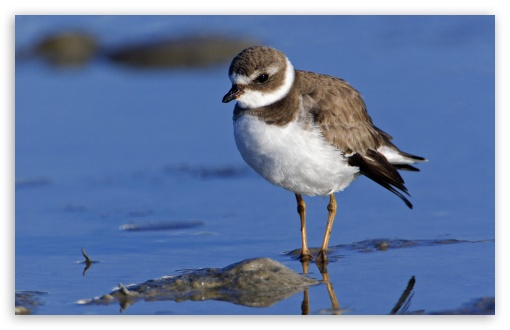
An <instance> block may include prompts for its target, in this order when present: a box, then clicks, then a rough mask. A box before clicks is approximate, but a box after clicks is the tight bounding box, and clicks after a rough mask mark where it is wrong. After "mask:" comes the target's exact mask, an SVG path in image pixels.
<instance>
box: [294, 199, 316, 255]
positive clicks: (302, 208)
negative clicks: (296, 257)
mask: <svg viewBox="0 0 510 330" xmlns="http://www.w3.org/2000/svg"><path fill="white" fill-rule="evenodd" d="M296 201H297V204H298V206H297V211H298V213H299V217H300V218H301V256H300V260H301V261H310V260H312V258H313V257H312V255H311V254H310V251H309V250H308V244H307V242H306V241H307V238H306V204H305V201H304V200H303V197H301V195H300V194H296Z"/></svg>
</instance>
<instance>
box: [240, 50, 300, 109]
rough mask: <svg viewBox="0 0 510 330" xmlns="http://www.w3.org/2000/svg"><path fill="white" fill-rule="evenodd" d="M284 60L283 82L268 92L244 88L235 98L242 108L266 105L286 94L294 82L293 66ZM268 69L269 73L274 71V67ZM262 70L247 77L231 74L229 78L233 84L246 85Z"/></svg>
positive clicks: (287, 60)
mask: <svg viewBox="0 0 510 330" xmlns="http://www.w3.org/2000/svg"><path fill="white" fill-rule="evenodd" d="M285 60H286V63H287V65H286V69H285V78H284V80H283V84H282V85H281V86H280V87H279V88H278V89H276V90H274V91H271V92H269V93H264V92H260V91H256V90H252V89H249V88H246V89H245V90H244V92H243V94H242V95H241V96H240V97H239V98H238V99H237V102H238V103H239V105H240V106H241V107H242V108H245V109H253V108H260V107H265V106H267V105H270V104H273V103H275V102H276V101H279V100H281V99H282V98H284V97H285V95H287V93H288V92H289V91H290V88H291V87H292V84H293V83H294V74H295V72H294V66H293V65H292V64H291V63H290V61H289V59H287V58H286V59H285ZM268 71H273V72H270V73H274V71H276V69H273V68H269V70H268ZM261 73H262V72H259V71H255V72H254V73H253V74H252V75H250V76H249V77H246V76H242V75H232V76H231V77H230V79H231V80H232V82H233V83H235V84H240V85H247V84H248V83H249V82H251V81H253V79H255V78H256V77H258V76H259V75H260V74H261Z"/></svg>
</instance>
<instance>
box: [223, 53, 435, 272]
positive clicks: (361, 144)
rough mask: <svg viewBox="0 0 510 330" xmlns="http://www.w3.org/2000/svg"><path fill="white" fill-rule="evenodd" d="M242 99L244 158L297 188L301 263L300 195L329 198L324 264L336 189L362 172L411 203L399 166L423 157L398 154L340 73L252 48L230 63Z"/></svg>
mask: <svg viewBox="0 0 510 330" xmlns="http://www.w3.org/2000/svg"><path fill="white" fill-rule="evenodd" d="M228 74H229V78H230V80H231V82H232V88H231V89H230V90H229V92H228V93H227V94H226V95H225V96H224V97H223V100H222V101H223V102H224V103H227V102H230V101H232V100H236V101H237V103H236V105H235V108H234V116H233V121H234V137H235V141H236V145H237V148H238V149H239V152H240V153H241V156H242V157H243V159H244V160H245V161H246V163H248V165H249V166H251V167H252V168H253V169H254V170H255V171H256V172H257V173H258V174H260V175H261V176H262V177H264V178H265V179H266V180H268V181H269V182H271V183H273V184H275V185H277V186H280V187H282V188H284V189H287V190H289V191H291V192H293V193H294V194H295V196H296V201H297V205H298V207H297V210H298V213H299V216H300V220H301V239H302V242H301V246H302V247H301V255H300V259H301V260H302V261H310V260H312V259H313V256H312V255H311V253H310V250H309V248H308V245H307V235H306V204H305V202H304V200H303V197H302V195H309V196H318V195H319V196H329V204H328V207H327V210H328V218H327V224H326V232H325V234H324V239H323V242H322V246H321V248H320V251H319V253H318V256H317V257H316V260H315V261H316V263H320V264H326V263H327V261H328V259H327V255H326V251H327V248H328V244H329V238H330V235H331V230H332V227H333V221H334V219H335V215H336V210H337V203H336V199H335V195H334V193H335V192H338V191H342V190H344V189H345V188H346V187H347V186H348V185H349V184H350V183H351V182H352V181H353V180H354V179H355V178H357V177H358V176H359V175H360V174H361V175H365V176H366V177H368V178H370V179H372V180H373V181H375V182H376V183H378V184H380V185H381V186H383V187H384V188H386V189H388V190H389V191H391V192H392V193H394V194H395V195H397V196H398V197H400V198H401V199H402V200H403V201H404V203H405V204H406V205H407V206H408V207H409V208H412V204H411V202H409V200H408V199H407V198H406V196H405V195H409V194H408V192H407V188H406V187H405V186H404V180H403V179H402V177H401V176H400V174H399V173H398V171H397V170H411V171H418V169H417V168H416V167H414V166H412V165H411V164H414V163H417V162H423V161H426V159H425V158H423V157H419V156H414V155H411V154H408V153H405V152H403V151H400V150H399V149H398V148H397V147H396V146H395V145H394V144H393V143H392V142H391V140H392V137H391V136H390V135H389V134H387V133H386V132H384V131H382V130H381V129H379V128H377V127H376V126H374V124H373V123H372V119H371V118H370V116H369V115H368V113H367V109H366V105H365V103H364V101H363V99H362V97H361V95H360V93H359V92H358V91H357V90H356V89H354V88H353V87H352V86H351V85H349V84H348V83H347V82H346V81H344V80H343V79H340V78H336V77H332V76H328V75H323V74H317V73H313V72H308V71H301V70H296V69H294V67H293V65H292V64H291V62H290V61H289V59H288V58H287V57H286V56H285V54H284V53H282V52H281V51H279V50H277V49H274V48H271V47H266V46H254V47H250V48H247V49H245V50H243V51H242V52H241V53H239V54H238V55H237V56H236V57H235V58H234V59H233V60H232V63H231V64H230V67H229V71H228Z"/></svg>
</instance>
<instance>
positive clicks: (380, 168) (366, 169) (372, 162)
mask: <svg viewBox="0 0 510 330" xmlns="http://www.w3.org/2000/svg"><path fill="white" fill-rule="evenodd" d="M348 164H349V165H350V166H357V167H359V171H360V173H361V174H363V175H365V176H366V177H368V178H369V179H371V180H373V181H375V182H377V183H378V184H380V185H381V186H383V187H384V188H386V189H388V190H389V191H391V192H392V193H394V194H395V195H397V196H398V197H400V199H402V201H404V203H405V204H406V205H407V207H409V208H410V209H412V208H413V204H411V202H410V201H409V200H408V199H407V198H406V197H405V196H404V194H403V193H405V194H406V195H408V196H409V193H408V192H407V188H406V187H405V186H404V180H403V179H402V177H401V176H400V174H399V173H398V171H397V169H398V167H401V169H407V170H412V169H416V168H415V167H413V166H410V165H407V166H402V165H398V166H395V165H392V164H391V163H390V162H388V160H387V159H386V157H384V155H382V154H380V153H378V152H377V151H374V150H367V152H366V154H365V155H363V156H362V155H360V154H358V153H355V154H353V155H352V156H350V157H349V159H348ZM416 170H417V169H416ZM399 190H400V191H399Z"/></svg>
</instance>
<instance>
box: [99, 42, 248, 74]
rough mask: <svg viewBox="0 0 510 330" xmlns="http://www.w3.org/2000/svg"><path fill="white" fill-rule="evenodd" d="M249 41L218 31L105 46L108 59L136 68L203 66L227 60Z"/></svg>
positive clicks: (246, 45)
mask: <svg viewBox="0 0 510 330" xmlns="http://www.w3.org/2000/svg"><path fill="white" fill-rule="evenodd" d="M251 45H253V41H250V40H243V39H231V38H227V37H223V36H218V35H210V36H189V37H180V38H173V39H166V40H157V41H152V42H146V43H139V44H132V45H126V46H122V47H119V48H117V49H115V50H108V51H107V52H105V55H106V56H107V58H109V59H110V60H112V61H114V62H116V63H120V64H124V65H128V66H133V67H137V68H179V67H204V66H210V65H214V64H218V63H224V62H229V61H230V60H232V57H233V56H235V55H236V54H238V53H239V52H240V51H241V50H243V49H244V48H246V47H248V46H251Z"/></svg>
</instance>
